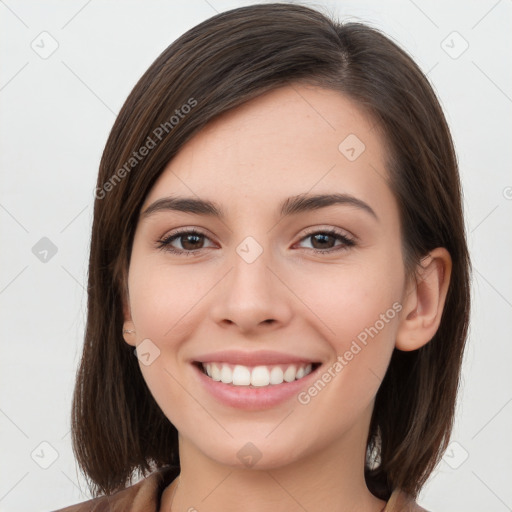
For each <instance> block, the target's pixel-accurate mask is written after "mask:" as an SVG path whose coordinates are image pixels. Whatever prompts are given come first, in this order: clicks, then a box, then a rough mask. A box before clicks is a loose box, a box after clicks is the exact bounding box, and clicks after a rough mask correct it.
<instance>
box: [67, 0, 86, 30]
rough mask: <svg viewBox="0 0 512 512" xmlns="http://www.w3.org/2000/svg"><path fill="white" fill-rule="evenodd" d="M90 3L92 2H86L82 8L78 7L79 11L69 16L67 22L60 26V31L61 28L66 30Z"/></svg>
mask: <svg viewBox="0 0 512 512" xmlns="http://www.w3.org/2000/svg"><path fill="white" fill-rule="evenodd" d="M91 2H92V0H88V1H87V2H86V3H85V4H84V5H82V7H80V9H78V11H77V12H76V13H75V14H73V16H71V18H69V20H68V21H66V23H64V25H62V27H61V30H62V29H63V28H66V27H67V26H68V25H69V24H70V23H71V22H72V21H73V20H74V19H75V18H76V17H77V16H78V15H79V14H80V13H81V12H82V11H83V10H84V9H85V8H86V7H87V6H88V5H89V4H90V3H91Z"/></svg>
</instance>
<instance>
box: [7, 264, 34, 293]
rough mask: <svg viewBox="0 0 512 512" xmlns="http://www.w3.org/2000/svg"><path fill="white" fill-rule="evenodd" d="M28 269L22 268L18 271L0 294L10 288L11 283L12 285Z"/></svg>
mask: <svg viewBox="0 0 512 512" xmlns="http://www.w3.org/2000/svg"><path fill="white" fill-rule="evenodd" d="M27 268H28V265H26V266H25V268H23V269H22V270H20V271H19V272H18V273H17V274H16V275H15V276H14V277H13V278H12V279H11V280H10V281H9V282H8V283H7V284H6V285H5V286H4V287H3V288H2V289H1V290H0V294H2V293H4V292H5V290H7V288H8V287H9V286H11V284H12V283H14V281H16V279H18V277H19V276H21V274H23V272H25V270H27Z"/></svg>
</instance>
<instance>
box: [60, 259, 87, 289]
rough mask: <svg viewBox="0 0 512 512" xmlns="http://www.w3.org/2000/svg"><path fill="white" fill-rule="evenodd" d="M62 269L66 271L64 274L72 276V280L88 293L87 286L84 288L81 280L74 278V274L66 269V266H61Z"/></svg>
mask: <svg viewBox="0 0 512 512" xmlns="http://www.w3.org/2000/svg"><path fill="white" fill-rule="evenodd" d="M61 268H62V270H64V272H66V274H67V275H68V276H70V277H71V279H73V281H75V282H76V283H78V284H79V285H80V286H81V287H82V289H83V290H84V291H86V288H85V286H84V285H83V284H82V283H81V282H80V281H79V280H78V279H77V278H76V277H75V276H74V275H73V274H72V273H71V272H70V271H69V270H68V269H67V268H66V267H64V265H61Z"/></svg>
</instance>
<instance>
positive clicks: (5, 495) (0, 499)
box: [0, 471, 29, 501]
mask: <svg viewBox="0 0 512 512" xmlns="http://www.w3.org/2000/svg"><path fill="white" fill-rule="evenodd" d="M28 473H29V472H28V471H27V472H26V473H25V474H24V475H23V476H22V477H21V478H20V479H19V480H18V481H17V482H16V483H15V484H14V485H13V486H12V487H11V488H10V489H9V490H8V491H7V492H6V493H5V494H4V495H3V496H2V497H1V498H0V501H2V500H3V499H4V498H6V497H7V495H8V494H9V493H10V492H11V491H12V490H13V489H14V488H15V487H16V486H17V485H18V484H19V483H20V482H21V481H22V480H23V479H24V478H25V477H26V476H27V475H28Z"/></svg>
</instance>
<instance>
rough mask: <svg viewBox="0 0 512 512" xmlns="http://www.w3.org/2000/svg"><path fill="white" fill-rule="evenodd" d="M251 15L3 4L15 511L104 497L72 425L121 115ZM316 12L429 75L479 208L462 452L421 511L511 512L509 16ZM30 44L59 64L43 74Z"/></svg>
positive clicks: (5, 353)
mask: <svg viewBox="0 0 512 512" xmlns="http://www.w3.org/2000/svg"><path fill="white" fill-rule="evenodd" d="M251 3H254V2H244V1H224V0H222V1H221V0H209V1H206V0H190V1H186V2H185V1H176V2H171V1H166V2H164V1H154V0H151V1H145V2H142V1H139V2H136V1H124V2H114V1H111V0H103V1H101V2H100V1H99V0H89V1H86V0H71V1H66V2H64V1H52V2H50V1H35V0H34V1H19V2H15V1H14V0H0V38H1V42H0V59H1V60H0V63H1V65H0V73H1V75H0V102H1V103H0V108H1V125H0V144H1V146H0V165H1V189H0V190H1V196H0V226H1V256H0V257H1V260H0V308H1V309H0V314H1V318H0V330H1V333H2V340H1V345H0V346H1V357H0V365H1V372H0V390H1V402H0V432H1V438H0V448H1V457H0V464H1V466H0V511H2V512H7V511H8V512H15V511H16V512H17V511H29V510H30V511H48V510H53V509H56V508H60V507H64V506H66V505H70V504H73V503H76V502H79V501H84V500H85V499H87V498H88V497H89V494H88V491H87V489H86V487H85V485H84V480H83V479H82V478H81V477H80V475H79V472H78V470H77V468H76V465H75V461H74V458H73V454H72V451H71V439H70V435H69V430H70V408H71V397H72V391H73V385H74V376H75V371H76V368H77V365H78V361H79V356H80V351H81V346H82V336H83V327H84V318H85V311H86V293H85V289H84V286H86V266H87V258H88V248H89V236H90V227H91V217H92V206H93V191H94V187H95V182H96V174H97V170H98V164H99V160H100V156H101V153H102V150H103V147H104V144H105V142H106V139H107V136H108V133H109V131H110V128H111V126H112V124H113V122H114V119H115V116H116V113H117V112H118V111H119V109H120V107H121V105H122V104H123V102H124V100H125V99H126V96H127V95H128V93H129V92H130V90H131V89H132V87H133V86H134V85H135V83H136V81H137V80H138V78H139V77H140V75H141V74H142V73H143V72H144V71H145V70H146V69H147V67H148V66H149V65H150V64H151V63H152V62H153V60H154V59H155V58H156V57H157V56H158V55H159V54H160V52H161V51H162V50H163V49H164V48H166V47H167V46H168V45H169V44H170V43H171V42H172V41H173V40H175V39H176V38H177V37H178V36H179V35H181V34H182V33H183V32H185V31H186V30H188V29H189V28H191V27H192V26H194V25H196V24H197V23H199V22H201V21H203V20H204V19H206V18H209V17H210V16H212V15H214V14H215V13H216V12H221V11H225V10H227V9H230V8H234V7H239V6H243V5H249V4H251ZM302 3H304V4H306V5H311V6H312V7H315V6H317V7H319V8H320V9H321V10H323V12H324V13H327V14H329V13H330V12H331V13H334V14H337V15H339V16H341V18H342V19H350V20H358V21H363V22H367V23H369V24H371V25H373V26H375V27H378V28H381V29H382V30H383V31H384V32H385V33H387V34H388V35H389V36H391V37H392V38H393V39H395V40H396V41H397V42H398V43H399V44H400V45H402V46H403V47H404V48H405V49H406V50H407V51H408V52H409V53H410V54H411V55H412V56H413V58H414V59H415V60H416V61H417V62H418V64H419V65H420V66H421V68H422V69H423V70H424V72H425V73H428V76H429V78H430V80H431V81H432V83H433V84H434V87H435V89H436V91H437V93H438V95H439V97H440V100H441V102H442V105H443V107H444V109H445V112H446V115H447V118H448V120H449V123H450V126H451V128H452V131H453V136H454V139H455V143H456V148H457V151H458V156H459V161H460V169H461V174H462V180H463V187H464V191H465V208H466V220H467V230H468V237H469V244H470V250H471V255H472V259H473V265H474V276H473V301H474V305H473V313H472V322H471V333H470V339H469V347H468V350H467V353H466V358H465V361H464V371H463V382H462V387H461V394H460V402H459V408H458V416H457V422H456V428H455V431H454V434H453V442H454V443H455V444H453V445H452V446H451V447H450V449H449V451H448V452H447V455H446V459H445V460H444V461H443V462H441V464H440V465H439V466H438V468H437V470H436V472H435V474H434V475H433V476H432V478H431V479H430V481H429V482H428V485H427V486H426V487H425V488H424V490H423V492H422V493H421V495H420V498H419V502H420V504H421V505H423V506H424V507H426V508H428V509H431V510H432V511H434V512H457V511H463V510H464V511H466V512H470V511H473V512H482V511H484V510H485V511H486V512H492V511H496V512H501V511H506V510H512V487H511V486H510V482H511V481H512V467H511V462H510V461H511V458H512V457H511V455H512V454H511V443H510V432H511V431H512V428H511V426H512V386H511V381H512V372H511V371H510V366H511V354H512V343H511V341H512V340H511V339H510V332H511V327H512V321H511V318H512V315H511V312H512V311H511V309H512V286H511V285H512V272H511V266H510V253H511V247H512V230H511V228H510V219H511V218H512V217H511V213H512V200H511V199H512V188H511V187H512V173H511V172H510V167H509V166H510V161H511V158H510V156H511V147H512V138H511V134H512V131H511V125H512V117H511V113H512V69H511V66H510V62H512V55H511V54H512V45H511V37H510V27H511V26H512V25H511V21H512V1H511V0H500V1H498V0H481V1H473V2H463V1H449V2H446V1H433V0H431V1H421V0H414V1H412V0H400V1H398V0H397V1H386V2H382V1H381V2H379V1H377V0H375V1H346V2H345V1H338V2H315V3H313V2H309V3H308V2H302ZM43 31H46V32H48V33H49V34H50V35H49V36H48V35H40V34H41V32H43ZM454 31H456V32H457V33H458V34H459V35H457V34H453V32H454ZM53 40H55V41H56V43H54V42H52V41H53ZM443 41H444V42H443ZM32 42H33V43H32ZM31 44H33V45H34V47H36V48H37V49H38V51H39V52H43V51H49V50H51V49H52V47H51V45H52V44H54V45H55V44H58V48H57V49H56V51H55V52H54V53H53V54H52V55H50V56H47V55H44V56H45V57H47V58H42V57H41V56H40V55H39V54H38V53H36V51H34V50H33V49H32V47H31ZM466 44H468V45H469V46H468V48H467V50H466V51H464V53H462V54H461V55H458V54H459V53H460V52H461V51H462V50H463V49H464V48H465V46H466ZM43 47H44V49H43ZM454 57H457V58H454ZM43 237H47V238H49V239H50V240H51V241H52V243H53V244H54V245H55V246H56V249H57V252H56V254H55V255H53V256H51V253H49V256H48V261H46V262H43V261H40V259H39V258H37V257H36V256H35V255H34V253H33V252H32V248H33V246H34V245H35V244H36V243H37V242H38V241H39V240H40V239H41V238H43ZM50 256H51V257H50ZM41 442H46V443H49V444H50V445H51V447H50V446H48V445H42V446H40V443H41ZM53 450H55V452H54V451H53ZM31 454H33V455H32V456H31ZM57 455H58V456H57ZM54 456H55V457H57V458H56V460H55V461H53V459H54V458H55V457H54ZM32 457H33V458H32ZM466 457H467V459H466ZM36 461H37V462H36ZM52 462H53V463H52ZM50 463H52V464H51V465H50V466H49V467H48V468H47V469H43V468H42V467H40V465H48V464H50Z"/></svg>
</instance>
